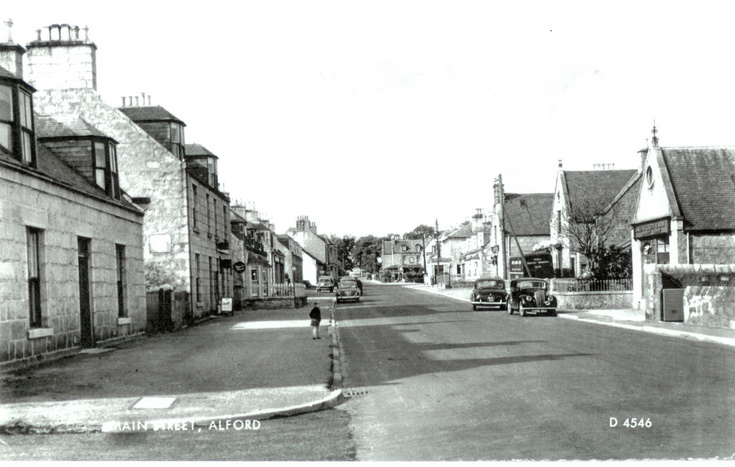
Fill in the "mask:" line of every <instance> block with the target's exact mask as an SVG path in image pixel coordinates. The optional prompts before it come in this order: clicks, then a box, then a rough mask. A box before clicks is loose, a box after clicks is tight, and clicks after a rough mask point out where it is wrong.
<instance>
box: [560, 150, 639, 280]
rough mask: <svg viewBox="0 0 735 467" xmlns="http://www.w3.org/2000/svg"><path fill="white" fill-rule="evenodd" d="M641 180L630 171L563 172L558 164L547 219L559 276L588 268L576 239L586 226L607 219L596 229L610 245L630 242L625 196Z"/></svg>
mask: <svg viewBox="0 0 735 467" xmlns="http://www.w3.org/2000/svg"><path fill="white" fill-rule="evenodd" d="M639 177H640V171H639V170H636V169H631V170H609V169H606V170H583V171H574V170H564V169H563V168H562V165H561V161H559V170H558V171H557V177H556V187H555V189H554V195H553V196H554V198H553V206H552V209H551V210H550V212H549V217H547V220H546V221H547V223H549V224H550V245H551V247H552V248H551V249H552V250H553V251H552V255H553V263H554V269H555V271H556V273H555V274H556V276H557V277H575V276H576V275H578V274H579V273H581V272H582V271H584V270H585V268H586V267H587V258H585V257H584V255H582V254H581V253H580V252H579V251H578V249H579V248H578V246H577V245H576V243H575V236H582V235H583V234H584V233H586V230H585V228H584V226H585V225H587V224H589V222H591V221H593V219H596V218H600V217H602V216H603V215H606V217H605V218H604V219H605V221H606V222H607V224H605V227H600V228H598V229H597V230H598V231H599V233H601V234H602V235H603V236H604V237H605V238H604V240H605V241H606V242H608V243H614V244H618V245H625V244H627V243H628V239H627V235H626V231H627V229H628V225H629V222H630V206H631V203H632V202H633V201H630V199H629V198H628V196H625V197H624V198H623V195H624V194H625V193H635V190H632V191H631V190H630V189H631V187H632V186H633V185H634V184H635V183H636V181H637V180H638V178H639Z"/></svg>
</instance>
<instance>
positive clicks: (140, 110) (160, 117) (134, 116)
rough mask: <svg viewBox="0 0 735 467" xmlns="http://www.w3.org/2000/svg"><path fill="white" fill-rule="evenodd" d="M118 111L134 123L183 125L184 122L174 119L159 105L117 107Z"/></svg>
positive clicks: (172, 115) (173, 116)
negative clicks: (175, 123) (173, 123)
mask: <svg viewBox="0 0 735 467" xmlns="http://www.w3.org/2000/svg"><path fill="white" fill-rule="evenodd" d="M118 110H119V111H120V112H122V113H124V114H125V115H127V116H128V118H130V120H132V121H134V122H161V121H164V122H177V123H181V124H182V125H184V122H183V121H181V120H179V119H178V118H176V116H175V115H174V114H172V113H171V112H169V111H168V110H166V109H164V108H163V107H161V106H160V105H154V106H147V107H119V108H118Z"/></svg>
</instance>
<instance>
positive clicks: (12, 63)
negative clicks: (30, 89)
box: [0, 19, 26, 79]
mask: <svg viewBox="0 0 735 467" xmlns="http://www.w3.org/2000/svg"><path fill="white" fill-rule="evenodd" d="M4 24H5V30H6V31H7V36H6V37H7V40H6V41H5V42H0V67H3V68H5V69H6V70H8V71H9V72H11V73H12V74H14V75H15V76H16V77H17V78H19V79H23V54H24V53H26V49H24V48H23V47H22V46H21V45H20V44H16V43H15V42H13V20H12V19H8V20H7V21H5V22H4Z"/></svg>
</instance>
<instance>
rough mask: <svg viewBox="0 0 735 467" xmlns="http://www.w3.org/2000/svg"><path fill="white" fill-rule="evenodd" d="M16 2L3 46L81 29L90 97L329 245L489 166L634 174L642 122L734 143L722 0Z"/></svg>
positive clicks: (485, 182)
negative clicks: (148, 106) (161, 114)
mask: <svg viewBox="0 0 735 467" xmlns="http://www.w3.org/2000/svg"><path fill="white" fill-rule="evenodd" d="M26 5H28V4H27V2H12V3H11V4H10V5H4V6H3V13H2V15H3V16H5V18H8V17H9V18H12V20H13V21H14V23H15V24H14V27H13V39H14V40H15V42H17V43H20V44H22V45H25V44H27V43H28V42H29V41H31V40H33V39H35V37H36V33H35V31H36V29H39V28H41V27H43V26H48V25H50V24H53V23H68V24H71V25H78V26H80V27H83V26H89V37H90V39H91V40H92V41H94V42H95V44H96V45H97V47H98V50H97V66H98V68H97V73H98V75H97V76H98V91H99V92H100V94H101V95H102V97H103V99H105V101H107V102H108V103H110V104H111V105H114V106H120V105H122V99H121V96H130V95H140V93H142V92H144V93H146V94H149V95H152V96H153V97H152V104H154V105H161V106H163V107H165V108H166V109H168V110H169V111H171V112H172V113H173V114H174V115H176V116H177V117H178V118H180V119H181V120H183V121H184V122H185V123H186V125H187V128H186V142H187V143H199V144H201V145H203V146H205V147H206V148H208V149H209V150H211V151H212V152H214V153H215V154H217V155H218V156H219V158H220V159H219V171H220V180H221V181H222V182H224V184H225V187H224V189H225V190H226V191H228V192H229V193H230V195H231V197H232V198H233V200H237V201H242V202H246V203H249V204H254V207H255V208H256V209H257V210H259V211H260V212H261V213H264V214H265V215H266V216H267V217H268V218H270V219H271V221H272V222H274V223H275V225H276V229H277V231H278V232H279V233H283V232H285V230H286V229H288V228H289V227H292V226H294V225H295V220H296V218H297V216H300V215H308V216H309V218H310V219H311V220H312V221H313V222H316V224H317V227H318V229H319V232H320V233H325V234H336V235H339V236H342V235H346V234H350V235H355V236H358V237H359V236H363V235H367V234H374V235H379V236H382V235H385V234H387V233H399V234H402V233H404V232H407V231H410V230H412V229H413V228H414V227H416V226H417V225H419V224H431V225H433V223H434V220H435V219H437V218H438V220H439V224H440V228H442V229H444V228H447V227H449V226H450V225H454V224H458V223H460V222H461V221H463V220H465V219H466V218H468V217H470V216H472V214H474V211H475V208H479V207H485V208H487V207H489V206H490V205H491V203H492V182H493V178H495V177H496V176H497V175H498V174H502V175H503V179H504V181H505V183H506V191H509V192H523V193H534V192H552V191H553V190H554V182H555V174H556V169H557V165H558V160H559V159H561V160H562V161H563V165H564V167H565V168H568V169H575V170H589V169H592V164H594V163H610V162H614V163H615V164H616V165H615V167H616V168H634V167H636V164H637V163H638V161H637V151H638V150H639V149H641V148H643V147H645V145H646V140H647V138H650V130H651V127H652V126H653V121H654V119H655V121H656V126H657V127H658V128H659V130H660V132H659V137H660V142H661V144H662V145H663V146H667V145H668V146H720V145H728V146H735V2H734V1H732V0H727V1H707V0H697V1H696V2H695V1H688V2H683V1H660V2H659V1H619V0H616V1H609V2H593V1H579V2H561V1H552V0H546V1H505V2H501V1H455V0H447V1H400V0H393V1H379V0H371V1H364V2H352V1H346V0H341V1H308V0H295V1H274V0H267V1H266V0H261V1H227V2H225V1H218V0H208V1H206V2H188V1H186V2H182V1H180V0H179V1H158V0H154V1H151V0H149V1H145V2H143V1H126V2H114V3H112V2H110V3H108V2H104V3H103V2H99V1H91V2H82V1H70V0H67V1H63V2H59V1H34V2H32V7H27V6H26ZM103 5H104V6H103ZM112 5H115V6H112ZM8 7H10V8H8ZM2 39H3V40H4V39H5V38H2ZM123 188H124V187H123Z"/></svg>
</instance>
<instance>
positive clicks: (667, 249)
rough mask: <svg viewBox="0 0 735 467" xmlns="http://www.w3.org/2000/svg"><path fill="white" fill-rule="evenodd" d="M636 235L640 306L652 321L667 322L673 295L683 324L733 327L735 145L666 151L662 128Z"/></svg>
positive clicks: (649, 159)
mask: <svg viewBox="0 0 735 467" xmlns="http://www.w3.org/2000/svg"><path fill="white" fill-rule="evenodd" d="M631 235H632V239H631V240H632V244H633V248H632V251H633V286H634V290H633V293H634V295H633V302H634V305H635V306H636V307H637V308H639V309H640V310H642V312H644V313H645V315H646V318H647V319H650V320H661V319H667V318H666V317H665V316H664V313H663V310H662V302H663V301H664V300H665V299H666V297H665V296H664V295H665V294H666V293H667V291H670V292H671V294H675V293H678V294H679V297H678V298H677V299H674V300H678V301H679V304H678V305H676V307H678V310H679V312H683V316H681V315H679V317H678V318H677V319H675V320H678V321H680V320H683V321H689V322H696V323H697V324H703V325H710V323H713V322H715V323H717V324H716V325H717V326H724V327H732V326H733V323H735V312H734V311H733V308H732V302H731V301H730V302H728V300H724V299H723V297H731V296H733V293H732V288H733V285H735V148H732V147H661V146H659V143H658V137H657V136H656V128H655V127H654V137H653V138H652V142H651V145H650V147H649V148H648V151H647V153H646V158H645V163H644V171H643V177H642V181H641V183H640V188H639V197H638V203H637V205H636V206H635V214H634V216H633V220H632V232H631ZM682 301H683V302H682ZM676 307H675V308H676ZM674 311H676V310H674Z"/></svg>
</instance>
